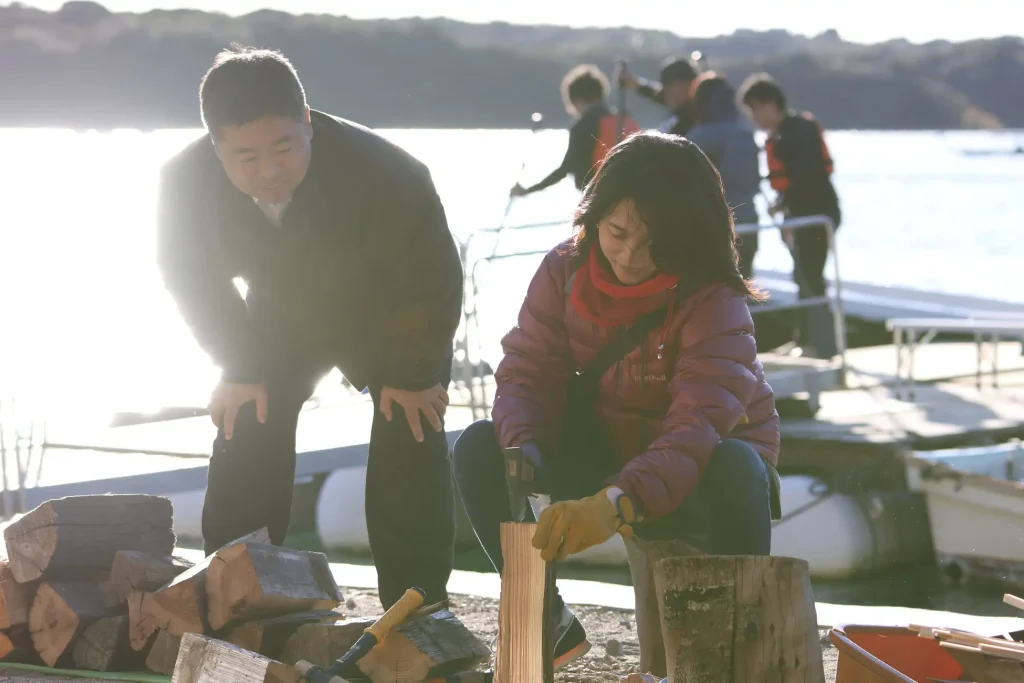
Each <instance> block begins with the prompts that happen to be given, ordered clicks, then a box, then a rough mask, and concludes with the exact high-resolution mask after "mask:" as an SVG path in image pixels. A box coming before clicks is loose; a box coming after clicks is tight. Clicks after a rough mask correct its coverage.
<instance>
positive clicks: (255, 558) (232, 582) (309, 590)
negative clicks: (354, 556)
mask: <svg viewBox="0 0 1024 683" xmlns="http://www.w3.org/2000/svg"><path fill="white" fill-rule="evenodd" d="M206 598H207V606H208V611H207V615H208V617H209V622H210V627H211V628H212V629H214V630H219V629H221V628H223V627H224V626H226V625H227V624H228V623H231V622H236V621H247V620H251V619H258V618H261V617H270V616H278V615H282V614H288V613H291V612H298V611H308V610H330V609H333V608H334V607H337V606H338V604H339V603H340V602H341V594H340V593H339V592H338V586H337V584H336V583H335V581H334V576H333V575H332V574H331V567H330V564H329V563H328V562H327V557H326V556H325V555H324V554H323V553H311V552H306V551H303V550H291V549H288V548H279V547H276V546H271V545H264V544H257V543H241V544H237V545H234V546H232V547H230V548H225V549H224V550H221V551H218V552H217V553H216V555H215V557H214V558H213V560H212V561H211V562H210V567H209V571H208V572H207V576H206Z"/></svg>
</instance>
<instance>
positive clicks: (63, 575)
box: [4, 495, 175, 583]
mask: <svg viewBox="0 0 1024 683" xmlns="http://www.w3.org/2000/svg"><path fill="white" fill-rule="evenodd" d="M174 540H175V539H174V532H173V531H172V530H171V501H170V500H168V499H167V498H163V497H161V496H143V495H103V496H71V497H68V498H58V499H56V500H51V501H47V502H46V503H43V504H42V505H40V506H39V507H37V508H36V509H34V510H32V511H31V512H29V513H28V514H26V515H25V516H24V517H22V518H21V519H19V520H18V521H16V522H14V523H13V524H11V525H9V526H8V527H7V528H6V529H4V541H5V543H6V546H7V556H8V559H9V561H10V567H11V571H12V573H13V575H14V578H15V579H16V580H17V581H19V582H21V583H25V582H28V581H34V580H36V579H40V578H46V579H54V580H61V579H66V580H77V579H79V578H80V577H81V576H82V573H83V572H96V571H109V570H110V566H111V564H112V563H113V561H114V555H115V553H117V551H118V550H141V551H145V552H153V553H158V554H163V555H170V554H171V551H172V550H173V548H174Z"/></svg>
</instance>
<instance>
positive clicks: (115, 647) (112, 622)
mask: <svg viewBox="0 0 1024 683" xmlns="http://www.w3.org/2000/svg"><path fill="white" fill-rule="evenodd" d="M73 659H74V662H75V666H76V667H77V668H79V669H88V670H90V671H118V670H127V669H134V668H137V667H138V666H139V665H141V664H142V656H141V655H140V654H139V653H138V652H136V651H135V650H133V649H132V648H131V646H130V645H129V644H128V617H127V616H126V615H121V616H116V617H106V618H104V619H99V620H98V621H95V622H93V623H92V624H90V625H89V626H87V627H86V629H85V630H84V631H82V635H81V636H79V637H78V640H76V641H75V648H74V654H73Z"/></svg>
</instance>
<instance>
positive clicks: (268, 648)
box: [224, 610, 343, 659]
mask: <svg viewBox="0 0 1024 683" xmlns="http://www.w3.org/2000/svg"><path fill="white" fill-rule="evenodd" d="M342 619H343V617H342V615H341V613H340V612H334V611H330V610H316V611H311V612H297V613H295V614H286V615H284V616H280V617H270V618H267V619H259V620H256V621H247V622H245V623H244V624H239V625H237V626H235V627H234V628H232V629H231V630H229V631H228V632H227V635H226V636H225V637H224V640H226V641H227V642H229V643H231V644H232V645H237V646H238V647H241V648H244V649H246V650H249V651H251V652H259V653H260V654H261V655H265V656H267V657H270V658H271V659H281V657H280V654H281V649H282V648H283V647H284V644H285V642H286V641H287V640H288V639H289V638H290V637H291V636H292V635H293V634H294V633H295V632H296V631H297V630H298V628H299V627H300V626H303V625H305V624H316V623H324V624H333V623H335V622H337V621H341V620H342Z"/></svg>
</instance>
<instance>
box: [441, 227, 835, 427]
mask: <svg viewBox="0 0 1024 683" xmlns="http://www.w3.org/2000/svg"><path fill="white" fill-rule="evenodd" d="M560 226H565V227H567V228H568V227H569V223H568V222H567V221H554V222H544V223H531V224H526V225H517V226H506V227H498V228H483V229H481V230H477V231H476V232H474V233H472V234H470V235H469V236H468V237H467V239H466V241H465V242H463V243H462V244H461V247H460V248H461V254H462V264H463V272H464V273H465V277H466V284H465V288H464V297H463V318H462V321H461V325H460V328H461V334H460V335H458V336H457V338H456V342H455V350H456V357H457V358H458V357H459V356H460V354H461V359H462V362H461V363H460V366H459V371H460V372H459V373H458V376H459V377H460V378H461V380H462V383H463V389H464V391H466V392H467V393H468V400H467V402H466V403H465V404H461V405H464V406H465V407H468V408H470V410H471V411H472V413H473V419H474V420H479V419H485V418H487V417H489V416H490V409H491V405H490V401H489V400H488V396H487V381H488V379H489V376H488V374H487V373H485V372H484V358H483V344H482V343H481V342H480V340H481V336H482V335H481V329H480V319H479V314H480V310H479V297H480V279H479V270H478V269H479V268H480V267H481V266H482V265H484V264H488V263H493V262H495V261H499V260H503V259H509V258H517V257H529V256H543V255H544V254H547V253H548V252H549V251H550V247H549V248H546V249H528V250H524V251H510V252H506V253H501V254H499V253H498V245H499V243H500V239H501V236H502V234H504V233H510V232H515V231H524V230H538V229H550V228H557V227H560ZM812 227H824V228H825V233H826V239H827V240H828V250H829V254H830V258H831V261H832V268H833V273H834V281H833V283H832V292H831V293H828V292H826V294H825V295H824V296H816V297H807V298H802V299H801V298H799V297H798V298H797V299H796V301H794V302H791V303H785V304H766V305H764V307H765V308H763V309H762V310H767V309H771V310H787V309H800V308H810V307H813V306H820V305H822V304H827V305H828V306H829V308H830V311H831V314H832V321H833V326H834V332H835V337H836V350H837V356H838V358H839V364H840V377H841V378H842V380H843V383H844V384H845V378H846V368H847V365H846V321H845V317H844V311H843V303H842V282H841V279H840V277H839V256H838V254H837V249H836V241H835V224H834V223H833V221H832V219H831V218H829V217H828V216H807V217H802V218H794V219H789V220H785V221H783V222H781V223H774V224H769V225H760V224H757V223H746V224H740V225H737V226H736V233H737V234H738V235H748V234H753V233H757V232H761V231H764V230H780V231H781V230H783V229H788V230H794V231H795V230H805V229H807V228H812ZM486 235H492V236H494V244H493V245H492V247H491V249H490V253H489V254H487V255H486V256H482V257H479V258H476V259H473V260H472V261H471V260H470V254H471V246H472V244H473V242H474V240H475V239H477V238H479V237H482V236H486ZM524 294H525V293H524ZM471 338H472V340H473V341H471ZM474 341H475V342H476V343H475V348H474V343H473V342H474ZM471 351H475V354H476V356H477V362H475V363H474V362H471V360H470V358H471V355H472V354H471Z"/></svg>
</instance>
